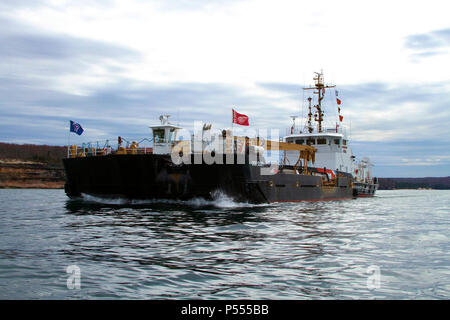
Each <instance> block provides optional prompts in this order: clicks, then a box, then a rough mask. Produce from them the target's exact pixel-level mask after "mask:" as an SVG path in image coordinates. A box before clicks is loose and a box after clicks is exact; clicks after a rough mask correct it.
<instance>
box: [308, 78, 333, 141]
mask: <svg viewBox="0 0 450 320" xmlns="http://www.w3.org/2000/svg"><path fill="white" fill-rule="evenodd" d="M314 73H315V74H316V76H315V77H314V78H313V79H314V81H315V82H316V83H315V84H314V86H313V87H307V88H303V90H317V91H313V94H316V95H317V104H316V105H315V106H314V108H316V112H315V114H314V121H316V122H317V132H319V133H321V132H322V121H323V116H324V113H323V111H322V100H323V97H324V94H325V89H327V88H334V87H336V86H334V85H325V84H324V81H323V71H321V72H314ZM308 101H310V100H309V99H308ZM310 103H311V101H310ZM309 113H310V114H308V116H309V118H308V119H309V121H311V120H310V119H311V115H312V114H311V111H310V112H309ZM309 130H310V131H309V132H310V133H311V132H312V127H310V128H309Z"/></svg>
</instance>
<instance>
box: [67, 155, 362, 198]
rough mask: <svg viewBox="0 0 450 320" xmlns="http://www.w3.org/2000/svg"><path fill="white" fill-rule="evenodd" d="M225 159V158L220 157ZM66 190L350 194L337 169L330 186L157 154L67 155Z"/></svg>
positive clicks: (76, 193) (142, 194)
mask: <svg viewBox="0 0 450 320" xmlns="http://www.w3.org/2000/svg"><path fill="white" fill-rule="evenodd" d="M224 163H225V161H224ZM63 164H64V169H65V172H66V179H67V182H66V185H65V191H66V194H67V195H68V196H69V197H71V198H76V197H80V196H82V195H83V194H87V195H92V196H98V197H103V198H104V197H106V198H126V199H180V200H187V199H192V198H199V197H200V198H205V199H212V198H213V196H214V194H215V192H217V191H220V192H223V193H224V194H226V195H227V196H229V197H231V198H233V199H234V200H235V201H238V202H250V203H270V202H290V201H305V200H310V201H314V200H316V201H319V200H340V199H351V198H352V197H353V185H352V179H351V176H350V175H348V174H345V173H338V177H337V181H336V183H335V184H334V185H331V184H330V183H328V180H327V179H328V178H327V177H326V176H325V177H324V176H323V175H311V174H297V173H293V170H291V169H289V168H284V169H283V168H281V169H280V170H279V171H278V172H277V173H276V174H273V175H262V174H261V169H262V167H261V166H257V165H251V164H248V163H244V164H236V162H235V164H212V165H208V164H206V163H202V164H182V165H175V164H174V163H173V162H172V161H171V159H170V156H167V155H156V154H130V155H106V156H93V157H78V158H67V159H64V160H63Z"/></svg>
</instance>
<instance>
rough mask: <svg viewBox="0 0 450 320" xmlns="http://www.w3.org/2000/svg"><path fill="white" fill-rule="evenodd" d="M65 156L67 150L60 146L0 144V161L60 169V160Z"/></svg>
mask: <svg viewBox="0 0 450 320" xmlns="http://www.w3.org/2000/svg"><path fill="white" fill-rule="evenodd" d="M66 154H67V148H66V147H61V146H48V145H36V144H14V143H2V142H0V159H11V160H12V159H16V160H21V161H32V162H41V163H45V164H48V165H51V166H55V167H58V168H62V161H61V160H62V159H63V158H64V157H65V156H66Z"/></svg>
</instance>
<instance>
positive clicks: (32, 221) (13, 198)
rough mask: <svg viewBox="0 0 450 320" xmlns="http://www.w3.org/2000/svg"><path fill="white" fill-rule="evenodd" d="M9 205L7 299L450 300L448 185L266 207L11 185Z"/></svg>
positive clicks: (5, 204) (0, 263) (3, 279)
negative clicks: (75, 272) (72, 279)
mask: <svg viewBox="0 0 450 320" xmlns="http://www.w3.org/2000/svg"><path fill="white" fill-rule="evenodd" d="M0 203H1V206H0V298H2V299H72V298H74V299H80V298H84V299H86V298H87V299H110V298H113V299H117V298H131V299H353V298H359V299H373V298H375V299H420V298H424V299H429V298H431V299H449V298H450V268H449V267H450V254H449V252H450V241H449V240H450V239H449V236H450V228H449V226H450V218H449V214H450V192H449V191H445V190H443V191H437V190H397V191H378V193H377V196H376V197H375V198H365V199H357V200H347V201H330V202H301V203H291V204H289V203H283V204H271V205H259V206H253V205H248V204H239V203H233V202H232V201H230V200H229V199H227V198H225V197H221V198H219V199H218V200H216V201H213V202H205V201H201V200H193V201H189V202H164V201H159V202H136V203H126V202H125V201H120V200H117V201H109V203H104V202H103V203H101V202H98V199H95V198H88V201H73V200H68V199H67V197H66V196H65V194H64V192H63V191H62V190H0ZM70 265H76V266H78V267H79V268H80V271H81V275H80V280H81V281H80V283H81V288H80V289H76V288H75V289H73V290H70V289H68V287H67V279H68V277H69V274H68V273H66V270H67V269H66V268H67V267H68V266H70ZM371 266H372V267H371ZM369 267H371V269H368V268H369ZM377 268H379V270H380V278H379V280H380V281H379V282H377V280H376V278H373V277H374V276H376V271H375V273H372V270H377ZM368 271H370V272H368ZM370 276H372V278H370ZM368 283H369V285H371V286H370V287H368ZM377 284H379V287H378V285H377Z"/></svg>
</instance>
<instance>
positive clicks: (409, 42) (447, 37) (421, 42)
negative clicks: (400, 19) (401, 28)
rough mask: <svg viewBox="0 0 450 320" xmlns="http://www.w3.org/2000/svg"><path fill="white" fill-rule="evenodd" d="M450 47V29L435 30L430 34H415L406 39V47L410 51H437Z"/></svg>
mask: <svg viewBox="0 0 450 320" xmlns="http://www.w3.org/2000/svg"><path fill="white" fill-rule="evenodd" d="M449 45H450V28H448V29H441V30H434V31H431V32H428V33H421V34H413V35H410V36H408V37H406V39H405V46H406V47H407V48H409V49H415V50H419V49H420V50H421V49H435V48H442V47H447V46H449Z"/></svg>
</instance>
